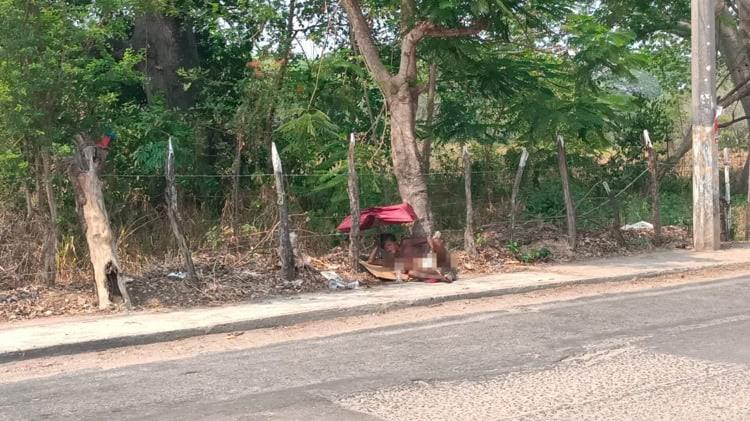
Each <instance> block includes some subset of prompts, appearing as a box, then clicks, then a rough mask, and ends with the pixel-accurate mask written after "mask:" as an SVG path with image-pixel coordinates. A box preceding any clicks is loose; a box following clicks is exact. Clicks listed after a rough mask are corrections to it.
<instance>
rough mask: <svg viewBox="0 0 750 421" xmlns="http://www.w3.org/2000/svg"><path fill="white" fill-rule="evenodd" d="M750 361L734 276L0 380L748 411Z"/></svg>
mask: <svg viewBox="0 0 750 421" xmlns="http://www.w3.org/2000/svg"><path fill="white" fill-rule="evenodd" d="M436 311H438V310H436ZM0 340H1V338H0ZM749 363H750V278H738V279H729V280H722V281H716V282H709V283H698V284H691V285H681V286H677V287H670V288H667V289H660V290H648V291H639V292H632V293H618V294H611V295H605V296H598V297H589V298H582V299H577V300H572V301H559V302H550V303H546V304H540V305H532V306H523V307H514V308H510V309H504V310H501V311H490V312H487V313H481V314H471V315H466V316H458V317H449V318H442V319H438V320H433V321H429V322H419V323H406V324H400V325H396V326H389V327H383V328H378V329H371V330H364V331H358V332H352V333H344V334H334V335H331V336H326V337H323V338H316V339H307V340H299V341H293V342H286V343H280V344H276V345H271V346H264V347H259V348H253V349H244V350H240V351H229V352H212V353H210V354H208V355H201V356H197V357H191V358H185V359H180V360H174V361H162V362H155V363H148V364H141V365H131V366H128V367H121V368H116V369H110V370H104V371H101V370H87V371H74V372H69V373H64V374H59V375H55V376H52V377H46V378H37V379H30V380H22V381H17V382H6V383H1V384H0V419H2V420H44V419H71V420H121V419H122V420H131V419H132V420H146V419H158V420H189V419H209V420H214V419H215V420H224V419H230V420H234V419H237V420H277V419H282V420H305V421H312V420H376V419H386V420H505V419H511V420H585V419H592V420H618V419H627V420H659V419H663V420H711V419H727V420H750V367H748V364H749Z"/></svg>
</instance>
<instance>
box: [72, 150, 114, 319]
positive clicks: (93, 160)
mask: <svg viewBox="0 0 750 421" xmlns="http://www.w3.org/2000/svg"><path fill="white" fill-rule="evenodd" d="M76 144H77V145H76V146H77V150H76V153H75V154H74V155H73V156H72V157H71V158H69V159H68V160H67V166H68V174H69V176H70V180H71V182H72V183H73V186H74V188H75V199H76V210H77V212H78V215H79V220H80V222H81V225H82V229H83V232H84V233H85V235H86V243H87V244H88V247H89V257H90V259H91V265H92V266H93V269H94V282H95V285H96V294H97V297H98V301H99V303H98V304H99V308H100V309H105V308H107V307H109V305H110V304H111V300H110V294H112V295H122V293H121V292H120V290H119V285H118V284H119V282H118V281H119V276H120V272H121V270H120V263H119V259H118V258H117V248H116V247H115V244H114V236H113V235H112V228H111V226H110V223H109V216H108V215H107V207H106V206H105V204H104V195H103V194H102V185H101V181H100V180H99V170H100V169H101V168H102V166H103V165H104V157H105V156H106V153H105V151H103V150H101V149H100V148H97V147H96V146H94V144H93V142H92V141H90V140H89V139H85V138H84V137H83V136H82V135H77V136H76Z"/></svg>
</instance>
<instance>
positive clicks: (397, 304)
mask: <svg viewBox="0 0 750 421" xmlns="http://www.w3.org/2000/svg"><path fill="white" fill-rule="evenodd" d="M741 265H742V264H741V263H736V262H734V263H720V264H715V265H707V266H703V267H700V268H689V269H688V268H678V269H667V270H653V271H646V272H641V273H638V274H630V275H618V276H608V277H594V278H582V279H575V280H567V281H559V282H551V283H545V284H541V285H527V286H521V287H507V288H496V289H493V290H488V291H481V292H465V293H461V292H459V293H452V294H446V295H442V296H437V297H429V298H420V299H403V300H393V301H391V302H388V303H382V304H363V305H359V306H354V307H349V308H346V309H325V310H313V311H306V312H300V313H296V314H289V315H283V316H274V317H267V318H260V319H251V320H240V321H235V322H230V323H219V324H215V325H212V326H209V327H201V328H186V329H177V330H171V331H164V332H154V333H149V334H142V335H128V336H121V337H114V338H107V339H97V340H92V341H84V342H79V343H73V344H60V345H51V346H45V347H41V348H32V349H26V350H17V351H10V352H3V353H0V364H7V363H10V362H17V361H24V360H30V359H35V358H44V357H53V356H62V355H74V354H83V353H87V352H98V351H103V350H107V349H112V348H122V347H128V346H136V345H148V344H154V343H160V342H171V341H175V340H180V339H187V338H192V337H197V336H205V335H211V334H219V333H230V332H237V331H249V330H256V329H267V328H274V327H281V326H292V325H296V324H300V323H304V322H311V321H321V320H329V319H335V318H339V317H350V316H361V315H366V314H372V313H382V312H388V311H394V310H400V309H404V308H409V307H420V306H430V305H435V304H440V303H445V302H451V301H461V300H474V299H480V298H492V297H501V296H504V295H513V294H523V293H528V292H533V291H539V290H546V289H555V288H560V287H564V286H575V285H592V284H602V283H610V282H624V281H629V280H635V279H649V278H656V277H660V276H673V275H679V274H683V273H690V272H694V271H705V270H712V269H729V268H733V267H736V266H741Z"/></svg>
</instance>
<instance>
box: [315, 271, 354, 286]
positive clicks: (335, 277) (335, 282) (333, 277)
mask: <svg viewBox="0 0 750 421" xmlns="http://www.w3.org/2000/svg"><path fill="white" fill-rule="evenodd" d="M320 274H321V275H323V277H324V278H326V279H327V280H328V288H329V289H357V288H359V281H354V282H346V281H344V280H343V279H341V276H339V274H338V273H336V272H320Z"/></svg>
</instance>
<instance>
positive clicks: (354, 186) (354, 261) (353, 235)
mask: <svg viewBox="0 0 750 421" xmlns="http://www.w3.org/2000/svg"><path fill="white" fill-rule="evenodd" d="M355 146H356V139H355V137H354V133H352V134H350V135H349V208H350V210H351V215H352V227H351V229H350V230H349V264H350V265H351V268H352V270H353V271H355V272H358V271H359V184H358V183H357V167H356V162H355V161H354V151H355Z"/></svg>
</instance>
